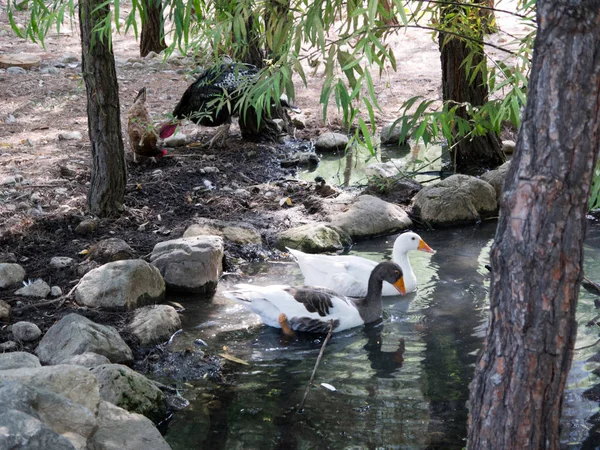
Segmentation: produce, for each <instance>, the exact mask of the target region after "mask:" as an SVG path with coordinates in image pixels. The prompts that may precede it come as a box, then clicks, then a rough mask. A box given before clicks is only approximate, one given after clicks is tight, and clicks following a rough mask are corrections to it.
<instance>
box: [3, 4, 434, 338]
mask: <svg viewBox="0 0 600 450" xmlns="http://www.w3.org/2000/svg"><path fill="white" fill-rule="evenodd" d="M6 4H7V3H6V0H0V55H1V54H5V53H15V54H28V55H37V56H39V57H40V58H41V65H39V66H37V67H34V68H33V69H31V70H27V71H25V72H24V73H9V72H7V71H6V70H0V262H5V261H8V262H18V263H20V264H21V265H22V266H23V267H24V268H25V269H26V272H27V275H26V277H27V278H29V279H32V280H33V279H35V278H43V279H44V280H45V281H46V282H48V283H49V284H51V285H58V286H60V287H61V288H62V290H63V292H68V291H69V290H70V289H71V287H72V286H73V285H74V284H75V283H76V282H77V280H78V279H79V278H80V276H81V273H78V272H77V270H76V269H75V268H73V269H66V270H61V271H57V270H56V269H51V268H50V267H49V266H48V262H49V260H50V258H51V257H53V256H70V257H73V258H75V259H76V260H78V261H79V262H81V261H83V260H84V259H85V256H83V255H80V252H81V251H82V250H84V249H88V248H90V246H92V245H93V244H94V243H95V242H98V241H100V240H102V239H105V238H109V237H119V238H121V239H124V240H125V241H126V242H127V243H129V245H130V246H131V247H132V248H133V249H134V251H135V252H136V253H137V255H138V256H139V257H143V256H144V255H147V254H148V253H150V252H151V250H152V248H153V246H154V245H155V244H156V243H157V242H159V241H161V240H165V239H174V238H178V237H180V236H181V234H182V233H183V231H184V230H185V228H187V226H188V225H190V224H191V223H193V222H194V220H195V218H198V217H203V218H218V219H222V220H243V221H246V222H249V223H252V224H254V225H255V226H256V227H257V228H258V229H260V230H261V231H262V232H263V236H266V237H267V238H268V236H269V230H271V231H274V230H276V229H281V228H286V227H290V226H295V225H297V224H298V223H301V222H303V221H310V220H312V219H313V218H314V219H317V220H318V219H321V218H322V217H321V216H320V210H319V207H318V205H317V207H314V204H310V198H312V195H313V193H314V191H313V186H312V185H310V184H306V183H300V182H297V181H295V180H293V181H285V180H286V178H287V179H290V178H293V175H294V173H295V172H294V170H295V169H284V168H282V167H281V164H280V161H281V159H283V158H285V157H287V156H288V155H289V153H290V152H291V151H292V150H293V148H294V146H300V145H302V144H303V143H304V144H306V143H310V141H311V140H314V139H316V138H317V137H318V135H319V134H320V133H322V132H323V131H326V130H333V131H337V130H339V131H342V132H343V130H342V126H341V121H340V117H339V115H338V114H337V112H336V110H335V109H334V108H333V107H330V108H329V113H328V118H327V121H326V122H324V121H323V119H322V117H321V105H319V103H318V102H319V97H320V89H321V85H322V70H317V72H316V73H312V71H311V69H310V68H309V67H308V66H307V67H306V68H305V69H306V73H307V74H311V75H310V79H309V82H308V85H307V86H304V85H303V84H302V83H301V82H300V80H299V79H298V80H297V82H296V100H295V103H296V104H297V105H298V106H299V107H300V108H301V109H302V110H303V112H304V114H305V116H306V117H307V127H306V128H305V129H304V130H297V133H296V136H295V137H296V139H297V141H296V143H295V144H294V145H292V146H291V147H292V148H290V146H288V147H278V146H276V145H270V144H269V145H267V144H250V143H245V142H243V141H242V140H241V136H240V134H239V130H238V131H236V130H235V129H234V128H232V133H231V134H232V135H231V137H230V139H229V141H228V145H227V147H226V148H218V149H213V150H206V149H199V148H198V147H180V148H176V149H169V153H168V155H167V156H166V157H165V158H163V159H161V160H159V161H158V162H156V163H152V162H150V161H145V162H143V163H141V164H134V163H133V161H132V158H131V155H130V151H129V148H128V143H127V136H126V128H127V110H128V108H129V106H130V105H131V102H132V101H133V99H134V97H135V95H136V93H137V92H138V90H139V89H140V88H142V87H144V86H145V87H146V88H147V89H148V103H149V107H150V109H151V111H152V114H153V115H154V117H155V118H156V120H157V121H159V120H160V118H161V116H162V115H164V114H167V113H169V112H170V111H171V110H172V109H173V107H174V106H175V105H176V103H177V101H178V99H179V97H180V96H181V94H182V93H183V92H184V91H185V89H186V87H187V86H188V85H189V84H190V83H191V82H192V81H193V76H190V75H188V73H189V72H190V71H191V70H192V69H194V68H195V67H194V66H193V64H191V63H192V62H193V60H192V59H190V58H185V59H184V58H169V59H168V60H167V61H166V62H165V63H164V64H157V61H158V60H152V61H147V60H143V59H140V58H139V53H138V43H137V42H136V40H135V38H134V36H133V35H123V34H121V35H115V36H114V41H113V42H114V53H115V58H116V60H117V75H118V81H119V94H120V99H121V100H120V101H121V103H120V104H121V113H122V115H121V118H122V130H123V133H124V139H125V149H126V153H127V154H128V156H127V162H128V163H127V164H128V183H127V192H126V200H125V203H126V211H125V212H124V214H123V215H122V216H121V217H120V218H118V219H111V220H108V219H103V220H100V221H99V223H98V227H97V229H96V230H95V231H94V232H93V233H91V234H85V235H82V234H77V233H76V232H75V227H76V226H77V225H78V224H79V223H80V222H81V221H82V220H83V219H85V218H88V217H89V216H88V215H87V212H86V209H87V208H86V192H87V188H88V184H89V179H90V164H91V161H90V143H89V140H88V137H87V136H88V133H87V117H86V94H85V86H84V83H83V80H82V78H81V73H80V71H81V64H80V61H81V48H80V42H79V39H80V37H79V29H78V24H77V23H76V22H74V23H73V24H72V25H69V26H67V27H64V28H63V29H62V30H61V34H60V35H57V34H56V33H55V32H51V33H50V34H49V35H48V37H47V39H46V41H45V48H42V47H41V46H40V45H38V44H35V43H31V42H26V41H24V40H22V39H19V38H17V37H16V36H15V35H14V34H13V32H12V31H11V29H10V25H9V23H8V19H7V16H6ZM125 12H126V11H123V14H125ZM27 14H28V13H27V11H24V12H21V13H19V17H18V20H24V19H25V18H26V17H27ZM392 44H393V45H394V47H395V48H396V49H397V53H396V55H397V56H396V57H397V60H398V71H397V72H394V71H392V70H391V68H387V69H386V70H385V71H384V72H383V74H382V76H381V77H379V75H378V70H375V69H374V70H373V78H374V80H375V81H376V92H377V95H378V97H379V102H380V104H381V106H382V109H383V110H382V112H378V113H377V126H378V128H379V129H380V128H381V127H382V126H383V125H385V124H386V123H389V122H392V121H393V120H395V119H396V118H397V116H398V108H399V105H400V104H401V103H402V102H403V101H405V100H406V99H408V98H410V97H412V96H415V95H422V96H424V97H427V98H433V99H439V98H440V97H441V69H440V60H439V48H438V44H437V42H436V41H434V40H432V39H431V36H430V34H428V32H426V31H423V30H417V29H408V30H406V31H401V32H399V33H397V34H396V35H395V36H393V38H392ZM150 63H152V64H150ZM331 104H332V105H333V104H334V102H333V100H332V102H331ZM198 130H200V128H199V127H196V126H195V125H187V126H185V127H184V128H183V130H182V131H183V132H184V133H186V134H188V133H191V134H193V133H195V132H198ZM71 132H79V133H81V136H82V138H81V139H75V140H63V139H60V138H59V135H60V134H61V133H71ZM212 133H214V130H213V129H204V130H201V133H200V136H199V139H201V140H204V139H205V138H206V136H210V135H212ZM206 167H216V168H217V169H218V172H212V173H203V172H206V171H203V170H202V169H204V168H206ZM207 181H208V182H210V184H211V185H212V186H214V187H216V189H204V188H203V186H206V185H207V183H206V182H207ZM267 182H270V183H271V186H270V187H269V188H264V187H262V185H263V183H267ZM255 186H258V187H255ZM223 188H226V189H223ZM239 188H243V189H246V190H248V191H249V192H250V193H251V196H240V195H236V194H235V190H236V189H239ZM269 189H270V190H273V191H275V192H276V193H275V195H272V196H267V195H266V191H268V190H269ZM284 195H285V196H290V197H292V200H293V204H294V205H298V206H296V207H294V208H290V209H288V210H283V208H284V207H282V206H281V205H280V202H279V199H280V198H281V197H282V196H284ZM309 204H310V205H309ZM267 241H268V239H267ZM267 244H268V242H267ZM228 252H230V256H235V257H242V258H244V259H253V258H265V257H269V256H272V253H271V249H270V247H269V246H268V245H267V246H265V247H263V248H262V249H256V251H255V252H252V251H251V252H250V253H246V254H243V253H240V252H239V249H234V248H228ZM0 299H3V300H5V301H7V302H8V303H9V304H11V305H12V306H13V308H15V311H16V316H15V318H14V320H23V319H24V318H30V319H31V318H33V319H37V320H34V321H37V322H39V321H41V323H38V324H39V325H40V326H41V328H42V331H44V328H45V327H46V326H49V325H51V323H52V322H54V321H55V320H56V319H57V317H59V316H61V315H63V314H64V313H65V311H66V312H68V311H69V310H70V309H71V308H75V305H72V304H69V303H66V304H64V305H63V306H62V308H61V309H60V310H58V309H56V308H50V309H48V308H45V309H33V310H32V309H28V310H27V312H23V313H22V315H21V316H18V314H19V313H18V311H19V307H20V306H22V305H23V304H24V303H27V301H25V300H23V298H17V297H16V296H14V295H13V293H12V290H10V291H7V290H4V291H0ZM86 314H94V313H93V312H87V313H86ZM94 320H97V321H100V322H103V321H105V322H109V323H114V322H115V320H117V319H115V318H111V317H104V316H102V317H94ZM118 320H122V318H121V319H118ZM0 327H3V328H4V329H5V328H6V324H5V325H4V326H2V325H1V324H0ZM7 336H8V335H7V333H6V332H4V333H0V342H1V341H3V340H4V339H6V338H7ZM32 345H33V344H32Z"/></svg>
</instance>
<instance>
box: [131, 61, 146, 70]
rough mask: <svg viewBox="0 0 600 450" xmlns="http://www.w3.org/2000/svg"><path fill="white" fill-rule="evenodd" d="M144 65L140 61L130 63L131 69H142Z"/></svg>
mask: <svg viewBox="0 0 600 450" xmlns="http://www.w3.org/2000/svg"><path fill="white" fill-rule="evenodd" d="M145 67H146V66H145V65H144V64H142V63H141V62H134V63H133V64H132V65H131V68H132V69H135V70H142V69H144V68H145Z"/></svg>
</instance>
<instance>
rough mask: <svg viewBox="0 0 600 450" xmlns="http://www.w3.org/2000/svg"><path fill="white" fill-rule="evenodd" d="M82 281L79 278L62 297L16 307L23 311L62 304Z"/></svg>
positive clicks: (17, 309)
mask: <svg viewBox="0 0 600 450" xmlns="http://www.w3.org/2000/svg"><path fill="white" fill-rule="evenodd" d="M80 283H81V280H79V281H78V282H77V284H76V285H75V286H73V288H72V289H71V290H70V291H69V292H67V293H66V294H65V295H61V296H60V297H56V298H53V299H52V300H45V301H43V302H35V303H30V304H28V305H25V306H21V307H20V308H15V310H16V311H18V312H23V311H28V310H30V309H35V308H39V307H41V306H48V305H53V304H55V303H60V305H59V306H61V305H62V304H63V303H64V302H65V300H67V299H68V298H69V297H71V295H73V292H75V289H77V286H79V284H80Z"/></svg>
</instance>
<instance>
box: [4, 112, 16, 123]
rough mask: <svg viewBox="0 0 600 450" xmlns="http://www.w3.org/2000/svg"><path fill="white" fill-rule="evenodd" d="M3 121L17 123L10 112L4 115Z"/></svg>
mask: <svg viewBox="0 0 600 450" xmlns="http://www.w3.org/2000/svg"><path fill="white" fill-rule="evenodd" d="M4 123H17V119H16V117H15V116H13V115H12V114H9V115H7V116H6V119H4Z"/></svg>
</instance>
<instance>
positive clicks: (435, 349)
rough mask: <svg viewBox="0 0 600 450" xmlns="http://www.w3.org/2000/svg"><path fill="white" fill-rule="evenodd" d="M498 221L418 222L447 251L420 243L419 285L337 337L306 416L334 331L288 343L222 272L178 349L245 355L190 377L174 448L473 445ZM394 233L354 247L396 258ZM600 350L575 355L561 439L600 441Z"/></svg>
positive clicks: (591, 254) (589, 256) (416, 257)
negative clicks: (471, 399)
mask: <svg viewBox="0 0 600 450" xmlns="http://www.w3.org/2000/svg"><path fill="white" fill-rule="evenodd" d="M495 227H496V224H495V223H486V224H483V225H481V226H478V227H473V228H462V229H452V230H441V231H435V232H421V233H420V234H421V236H422V237H423V239H424V240H425V241H426V242H427V243H428V244H429V245H430V246H431V247H432V248H434V249H435V250H436V253H435V254H434V255H430V254H425V253H422V252H412V253H411V254H410V257H411V262H412V265H413V268H414V270H415V273H416V274H417V277H418V280H419V288H418V290H417V292H416V293H413V294H409V295H407V296H406V297H392V298H386V299H384V310H385V317H384V320H383V321H382V322H381V323H380V324H377V325H375V326H369V327H363V328H357V329H352V330H348V331H345V332H341V333H336V334H334V335H333V337H332V339H331V340H330V342H329V343H328V345H327V348H326V350H325V354H324V356H323V359H322V360H321V364H320V366H319V368H318V371H317V374H316V378H315V383H314V386H313V387H312V389H311V391H310V393H309V394H308V397H307V399H306V403H305V409H304V411H303V413H301V414H296V413H295V412H294V409H295V407H296V406H297V405H298V404H299V403H300V401H301V400H302V397H303V395H304V392H305V389H306V386H307V384H308V380H309V379H310V376H311V373H312V371H313V367H314V364H315V360H316V358H317V355H318V353H319V350H320V347H321V339H322V338H323V336H319V337H314V336H313V337H311V336H299V337H298V338H297V339H291V340H286V339H285V338H283V337H282V334H281V332H280V330H276V329H273V328H269V327H267V326H263V325H262V324H261V321H260V319H259V318H258V316H256V315H254V314H253V313H251V312H249V311H248V310H247V309H246V308H245V307H244V306H241V305H237V304H235V303H233V302H231V301H229V300H228V299H226V298H224V297H223V296H222V295H220V292H221V291H222V290H225V289H227V286H228V285H230V284H232V283H235V282H239V279H236V280H233V279H228V278H227V277H225V278H224V280H223V281H222V282H221V283H220V286H219V290H218V292H217V294H216V295H215V296H214V298H213V299H212V300H210V299H209V300H201V301H195V302H190V301H188V302H186V303H185V306H186V308H187V310H186V312H185V314H184V315H183V321H184V324H183V327H184V331H183V332H182V333H180V334H178V335H177V336H176V338H175V339H174V343H173V344H174V347H175V349H182V348H185V347H189V346H192V345H194V344H193V342H194V340H196V339H202V340H203V341H205V342H206V343H207V344H208V347H207V351H208V352H209V353H227V354H229V355H232V356H234V357H236V358H239V359H241V360H243V361H245V362H247V364H248V365H245V364H240V363H236V362H232V361H226V362H225V372H226V374H227V377H228V380H229V381H230V382H231V385H230V386H228V387H222V388H215V387H211V386H212V385H210V384H209V383H203V382H194V383H190V384H188V385H187V386H185V388H186V389H187V391H186V392H185V393H184V396H185V397H186V398H188V399H191V404H190V407H189V408H187V409H186V410H184V411H182V412H180V413H178V414H176V415H175V416H174V418H173V420H172V421H171V422H170V423H169V426H168V430H167V434H166V438H167V441H168V442H169V443H170V444H171V445H172V447H173V449H174V450H179V449H324V448H331V449H342V448H343V449H376V448H377V449H380V448H381V449H383V448H385V449H425V448H432V449H433V448H443V449H461V448H463V447H464V445H465V437H466V419H467V409H466V400H467V398H468V385H469V382H470V381H471V378H472V375H473V368H474V364H475V362H476V358H477V354H478V351H479V350H480V349H481V347H482V344H483V337H484V335H485V327H486V316H487V308H488V289H489V274H488V272H487V270H486V269H485V267H484V264H486V263H487V262H488V254H489V249H490V246H491V243H492V239H493V236H494V232H495ZM394 238H395V236H390V237H387V238H380V239H373V240H369V241H364V242H361V243H358V244H357V245H355V246H354V247H353V249H352V251H351V253H352V254H360V255H362V256H365V257H369V258H372V259H375V260H383V259H390V257H391V248H392V244H393V241H394ZM244 269H245V272H246V274H247V275H250V277H251V279H252V282H254V283H257V284H273V283H292V284H301V282H302V277H301V273H300V271H299V269H298V268H297V266H296V264H295V263H293V262H285V261H280V262H271V263H265V264H258V265H253V266H250V267H246V268H244ZM585 270H586V273H587V274H588V275H589V276H590V278H592V279H596V280H598V279H600V227H593V226H592V227H591V228H590V230H589V237H588V239H587V241H586V258H585ZM595 274H599V275H598V276H594V275H595ZM594 299H595V297H594V296H593V295H591V294H589V293H588V292H587V291H585V290H582V291H581V296H580V302H579V309H578V319H579V322H580V324H583V325H582V326H580V329H579V335H578V339H577V344H576V347H577V348H580V347H583V346H586V345H590V344H593V343H594V342H595V341H596V340H597V339H598V329H597V327H585V326H584V324H585V323H586V322H587V321H588V320H590V319H592V318H593V317H594V316H595V315H596V314H597V310H596V308H595V307H594ZM224 346H225V347H226V348H225V349H223V347H224ZM597 351H598V347H594V348H587V349H584V350H581V351H577V352H576V355H575V359H574V362H573V368H572V370H571V374H570V377H569V382H568V392H567V395H566V402H565V404H566V410H565V413H564V418H563V427H564V431H563V443H564V445H563V446H564V448H594V447H595V446H596V445H600V440H596V436H597V435H596V434H595V430H591V428H592V427H591V425H590V424H589V423H588V419H590V418H591V417H592V416H593V415H594V414H596V413H597V412H598V403H597V402H591V401H587V400H585V399H583V397H582V395H581V394H582V392H583V391H585V390H587V389H589V388H590V387H592V386H593V385H594V384H596V383H598V379H597V377H596V376H595V375H593V374H591V370H593V369H594V368H596V367H597V365H598V364H596V363H586V362H585V361H586V360H587V359H588V358H589V357H590V356H592V355H594V354H595V353H596V352H597ZM321 383H328V384H330V385H332V386H334V387H335V388H336V389H337V390H336V391H330V390H328V389H326V388H324V387H322V386H321Z"/></svg>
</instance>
